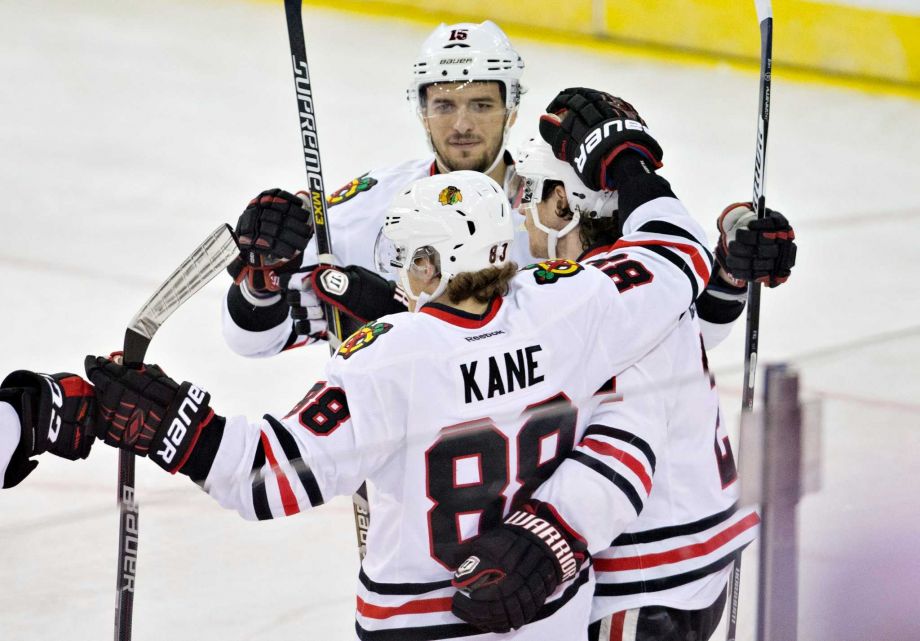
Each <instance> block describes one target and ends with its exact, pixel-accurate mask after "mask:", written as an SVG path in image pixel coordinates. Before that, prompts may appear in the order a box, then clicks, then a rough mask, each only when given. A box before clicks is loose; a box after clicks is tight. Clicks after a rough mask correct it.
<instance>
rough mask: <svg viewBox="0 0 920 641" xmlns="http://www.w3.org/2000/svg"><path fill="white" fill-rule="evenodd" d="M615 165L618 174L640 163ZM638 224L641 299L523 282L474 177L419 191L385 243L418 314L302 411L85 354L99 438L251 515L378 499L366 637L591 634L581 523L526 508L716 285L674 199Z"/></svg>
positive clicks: (364, 346) (352, 346) (495, 192)
mask: <svg viewBox="0 0 920 641" xmlns="http://www.w3.org/2000/svg"><path fill="white" fill-rule="evenodd" d="M620 155H621V156H623V157H622V158H621V159H618V160H614V162H613V163H612V168H611V171H612V173H613V174H614V175H623V174H624V173H628V172H629V171H631V170H630V167H631V166H632V163H633V162H634V159H632V158H630V157H631V156H634V155H635V152H633V151H631V150H627V151H624V152H623V153H621V154H620ZM653 223H658V224H661V225H668V226H669V227H668V228H669V229H678V228H680V229H685V230H686V232H685V233H686V237H685V238H683V240H684V243H685V244H684V246H683V248H682V249H678V250H676V251H674V253H673V254H672V255H671V256H670V258H664V257H662V256H661V255H660V254H658V253H656V252H655V251H652V250H650V248H652V247H654V245H655V243H658V242H663V241H664V240H665V239H664V238H662V237H659V236H657V235H656V234H654V233H652V234H648V233H645V232H637V231H636V230H637V229H639V228H641V227H643V226H645V225H648V224H653ZM624 224H625V227H624V232H625V235H624V238H626V239H633V240H634V244H633V245H632V246H630V247H629V248H628V249H627V250H624V251H625V252H626V254H627V261H628V262H629V263H630V264H634V265H635V266H638V267H636V268H637V269H638V268H639V267H641V268H642V269H643V270H645V272H646V273H647V274H649V275H650V276H653V278H650V279H649V280H648V281H647V282H645V283H644V284H642V285H641V286H636V287H635V288H634V289H633V290H632V291H631V292H630V297H629V299H626V297H625V296H622V295H620V294H619V292H618V288H617V286H616V282H615V279H612V278H611V277H610V275H609V274H607V273H605V272H603V271H600V270H597V269H595V268H592V267H587V268H584V267H582V266H580V265H577V264H575V263H572V262H568V261H563V262H557V263H554V264H547V265H535V266H533V267H532V268H531V269H528V270H525V271H522V272H519V273H516V272H517V270H516V267H515V266H514V265H513V264H512V263H511V262H510V252H509V248H510V243H511V241H512V238H513V231H512V223H511V210H510V206H509V203H508V201H507V199H506V198H505V195H504V193H503V191H502V189H501V188H500V187H499V185H497V184H496V183H495V182H494V181H492V180H491V179H488V178H487V177H485V176H483V175H481V174H477V173H473V172H455V173H453V174H450V175H443V176H441V175H438V176H432V177H429V178H424V179H422V180H420V181H418V182H416V183H414V184H413V186H412V187H411V188H409V189H407V190H406V191H404V192H403V193H401V194H400V195H399V196H398V197H397V199H396V201H395V202H394V204H393V207H392V209H391V210H390V212H389V215H388V217H387V220H386V228H385V229H386V235H387V238H388V239H389V240H390V241H391V242H392V243H393V247H394V250H395V253H394V254H392V258H391V260H392V264H393V266H394V267H396V268H397V270H398V273H399V275H400V277H401V279H402V282H403V283H404V285H405V288H406V293H407V295H409V296H410V297H412V298H413V299H414V300H415V301H416V304H417V305H418V311H417V313H414V314H409V313H402V314H395V315H391V316H385V317H383V318H380V319H378V320H377V321H375V322H373V323H370V324H368V325H367V326H365V327H364V328H363V329H362V330H360V331H359V332H357V333H356V334H354V335H353V336H352V337H350V338H349V339H348V340H346V341H345V342H344V343H343V344H342V345H341V346H340V348H339V349H338V351H337V354H336V356H335V358H334V359H332V360H331V361H330V363H329V364H328V366H327V371H326V377H325V380H323V381H320V382H318V383H317V384H316V385H315V386H314V387H313V388H312V389H311V390H310V391H309V392H308V394H307V395H306V396H305V397H304V399H303V400H302V401H301V402H300V403H299V404H298V405H297V406H295V408H294V409H293V410H292V411H291V412H290V413H288V414H287V415H286V416H283V417H282V416H275V415H273V414H266V415H265V416H264V417H263V419H262V420H259V421H253V422H250V421H247V420H246V419H245V418H243V417H236V418H231V419H224V418H222V417H220V416H218V415H215V414H214V412H213V411H211V410H210V407H209V406H210V397H209V395H208V394H207V393H206V392H204V391H203V390H202V389H201V388H200V387H197V386H195V385H192V384H191V383H183V384H181V385H179V384H177V383H176V382H174V381H172V380H171V379H169V378H168V377H166V375H165V374H163V372H162V370H160V369H159V368H158V367H156V366H146V367H145V368H144V369H143V370H127V369H125V368H123V367H121V366H119V365H117V364H115V363H113V362H112V361H110V360H108V359H105V358H93V357H89V358H88V359H87V375H88V376H89V377H90V380H91V381H92V382H93V383H94V385H95V386H96V389H97V399H98V403H99V407H100V414H101V417H102V418H101V419H100V420H101V422H102V427H101V429H100V430H99V431H100V432H101V433H102V434H103V437H104V439H105V441H106V442H107V443H109V444H111V445H115V446H118V447H125V448H128V449H132V450H133V451H135V452H137V453H138V454H139V455H145V456H149V457H150V458H152V459H154V461H155V462H157V463H158V464H159V465H160V466H162V467H164V468H165V469H167V470H169V471H172V472H175V471H179V472H181V473H183V474H186V475H188V476H190V477H191V478H192V479H193V480H195V481H197V482H199V483H200V484H202V486H203V487H204V489H205V490H206V491H207V492H208V493H209V494H211V495H212V496H213V497H214V498H215V499H217V500H218V501H219V502H220V503H221V504H222V505H224V506H226V507H230V508H234V509H237V510H238V511H240V512H241V513H242V514H243V515H244V516H246V517H248V518H254V519H268V518H274V517H278V516H284V515H291V514H294V513H297V512H299V511H301V510H304V509H308V508H310V507H314V506H317V505H319V504H321V503H323V502H324V501H326V500H328V499H329V498H331V497H332V496H334V495H338V494H342V495H349V494H351V493H352V492H353V491H354V490H355V489H356V488H357V487H358V485H359V484H360V483H361V482H362V481H363V480H364V479H365V478H367V479H368V480H369V481H371V482H372V483H373V484H374V485H375V487H376V489H377V491H376V492H375V493H373V495H372V496H371V509H372V511H373V513H374V519H373V520H372V522H371V526H370V531H369V533H368V539H367V556H366V557H365V559H364V561H363V564H362V570H361V574H360V577H359V585H358V607H357V623H356V630H357V636H358V638H361V639H377V638H391V637H393V636H394V635H399V636H404V635H408V637H407V638H415V639H436V638H437V639H447V638H459V639H463V638H467V637H472V636H474V635H475V637H476V638H481V639H490V638H497V637H491V636H488V635H485V636H483V635H482V631H484V630H486V631H492V632H507V631H509V630H511V629H517V628H520V629H519V630H518V631H517V632H515V633H512V634H511V635H509V636H508V637H507V638H515V639H550V638H553V639H556V638H571V637H572V635H573V634H574V635H576V636H581V634H583V632H581V631H583V630H584V628H585V627H586V626H587V624H588V613H589V609H590V601H591V596H592V590H591V587H592V586H591V583H592V576H591V572H590V569H589V568H587V567H584V566H583V553H584V542H583V539H582V537H581V536H580V535H579V533H578V532H577V531H574V530H572V529H571V528H569V527H568V525H567V515H568V514H570V513H572V512H573V511H575V510H581V509H583V505H582V504H581V502H580V501H579V502H578V503H577V504H576V505H569V504H565V503H561V502H554V499H553V497H551V496H549V495H548V494H547V495H545V496H544V498H543V499H542V500H541V501H531V500H529V494H530V492H531V490H532V489H533V488H534V487H536V486H537V485H538V484H539V483H541V482H542V481H544V480H545V478H546V477H547V475H549V474H550V473H551V472H552V470H553V469H554V468H555V467H556V466H558V464H559V463H560V461H562V460H563V459H564V458H565V457H566V456H567V455H568V454H569V453H570V452H571V451H572V448H573V446H574V445H575V444H576V443H579V442H581V441H582V437H583V436H584V433H585V428H586V425H585V417H582V415H581V414H579V413H578V411H577V410H578V408H579V407H581V406H582V405H583V404H588V403H593V402H594V398H595V397H594V393H595V391H596V390H597V389H598V388H600V387H601V386H602V384H603V383H604V381H606V380H609V379H610V376H611V375H612V374H615V373H616V372H618V371H620V370H622V369H625V368H626V367H627V366H629V365H630V364H631V363H632V362H635V361H636V360H637V359H638V358H639V357H641V355H642V354H644V353H645V352H647V351H648V350H649V348H650V347H651V346H652V345H654V344H655V343H656V342H657V341H658V340H660V338H661V337H662V336H665V335H667V334H668V333H669V332H670V331H671V330H672V329H673V327H674V326H675V324H676V322H677V319H678V317H679V316H680V314H681V313H682V311H683V310H685V309H686V308H687V307H688V306H689V305H690V303H691V302H692V300H693V292H694V290H695V289H699V288H701V287H703V286H704V284H705V282H706V280H707V279H708V277H709V272H710V269H711V262H710V260H709V258H708V256H707V254H706V251H705V249H704V247H703V245H702V244H701V240H700V239H701V238H702V237H703V234H702V231H701V230H700V229H699V228H698V226H696V224H695V223H694V222H693V221H692V219H691V218H690V217H689V216H688V215H687V214H686V212H685V210H684V209H683V207H682V206H681V205H680V203H679V201H677V200H676V199H674V198H672V197H667V198H661V199H658V200H657V201H656V202H654V203H646V204H645V205H642V206H640V207H638V208H637V209H636V210H635V211H633V212H632V214H631V216H630V217H629V219H627V220H626V221H625V223H624ZM697 258H700V259H701V261H702V262H700V261H699V260H697ZM671 259H674V260H677V261H678V263H673V262H671ZM560 496H561V495H560ZM569 499H570V497H566V501H568V500H569ZM480 532H486V534H484V535H483V536H480V537H478V538H476V535H477V534H479V533H480ZM471 554H472V555H473V556H474V557H476V558H479V559H484V560H488V563H489V567H488V568H486V567H485V566H483V567H478V566H477V563H476V561H475V559H472V557H470V555H471ZM477 555H478V556H477ZM464 560H467V561H466V562H464ZM486 570H488V576H489V577H490V578H491V580H490V581H488V583H489V584H488V585H482V581H481V580H482V579H483V576H484V574H483V572H484V571H486ZM455 573H456V575H455ZM452 580H453V584H454V585H456V586H459V587H461V588H463V589H464V590H465V591H466V592H464V593H460V592H457V590H456V588H455V587H453V586H452V584H451V581H452ZM458 615H459V616H460V617H461V618H457V617H458ZM528 622H529V623H528ZM525 624H527V625H525ZM521 626H524V627H521ZM576 631H578V632H576ZM503 638H504V637H503Z"/></svg>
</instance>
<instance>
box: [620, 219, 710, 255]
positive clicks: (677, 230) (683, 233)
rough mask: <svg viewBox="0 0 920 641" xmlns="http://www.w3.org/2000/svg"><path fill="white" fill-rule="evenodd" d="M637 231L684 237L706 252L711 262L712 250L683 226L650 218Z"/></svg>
mask: <svg viewBox="0 0 920 641" xmlns="http://www.w3.org/2000/svg"><path fill="white" fill-rule="evenodd" d="M638 231H644V232H646V233H648V234H664V235H666V236H679V237H681V238H686V239H687V240H689V241H690V242H692V243H693V244H694V245H697V246H698V247H699V248H700V249H702V250H703V251H704V252H705V253H706V257H707V258H708V259H709V264H710V265H711V264H712V263H713V258H712V252H710V251H709V249H708V248H707V247H706V246H705V245H703V244H702V243H701V242H700V241H699V239H698V238H697V237H696V236H694V235H693V234H691V233H690V232H688V231H687V230H686V229H684V228H683V227H678V226H677V225H675V224H673V223H668V222H665V221H663V220H650V221H649V222H647V223H645V224H644V225H642V226H641V227H639V229H638Z"/></svg>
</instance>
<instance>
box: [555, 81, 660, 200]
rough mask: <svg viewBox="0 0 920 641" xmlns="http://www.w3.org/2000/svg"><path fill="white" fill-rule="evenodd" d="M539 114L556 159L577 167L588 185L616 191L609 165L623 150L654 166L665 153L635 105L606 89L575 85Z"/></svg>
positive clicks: (656, 166)
mask: <svg viewBox="0 0 920 641" xmlns="http://www.w3.org/2000/svg"><path fill="white" fill-rule="evenodd" d="M546 111H547V113H546V114H544V115H543V116H541V117H540V135H541V136H542V137H543V139H544V140H545V141H546V142H548V143H549V144H550V146H552V148H553V153H555V154H556V157H557V158H559V159H560V160H565V161H566V162H568V163H569V164H570V165H572V167H573V168H574V169H575V172H576V173H577V174H578V177H579V178H581V181H582V182H583V183H584V184H585V186H586V187H587V188H588V189H592V190H594V191H600V190H601V189H609V190H615V189H617V188H618V186H617V185H616V184H615V181H614V180H613V178H612V176H611V172H610V171H608V169H609V168H610V167H611V166H612V164H613V161H614V159H615V158H616V157H617V156H619V155H620V154H622V153H623V152H626V151H633V152H636V153H638V154H639V155H640V156H642V157H644V158H645V159H646V160H647V161H648V162H650V163H651V164H652V167H653V168H654V169H657V168H659V167H661V159H662V157H663V155H664V152H663V151H662V150H661V146H660V145H659V144H658V142H657V141H656V140H655V139H654V138H653V137H652V135H651V134H650V133H649V131H648V128H647V127H646V125H645V121H644V120H642V118H641V117H640V116H639V113H638V112H637V111H636V109H635V108H634V107H633V106H632V105H631V104H629V103H628V102H626V101H625V100H623V99H622V98H617V97H616V96H612V95H610V94H609V93H605V92H602V91H596V90H594V89H586V88H583V87H573V88H570V89H565V90H563V91H561V92H559V94H558V95H557V96H556V97H555V98H553V101H552V102H550V103H549V105H548V106H547V107H546Z"/></svg>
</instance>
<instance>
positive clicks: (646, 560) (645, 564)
mask: <svg viewBox="0 0 920 641" xmlns="http://www.w3.org/2000/svg"><path fill="white" fill-rule="evenodd" d="M758 523H760V517H759V516H757V514H756V513H751V514H748V515H747V516H746V517H744V518H743V519H741V520H740V521H738V522H737V523H735V524H734V525H732V526H731V527H729V528H726V529H725V530H722V531H721V532H719V533H718V534H715V535H713V536H712V537H710V538H709V539H707V540H706V541H703V542H701V543H694V544H693V545H686V546H684V547H682V548H676V549H674V550H668V551H667V552H658V553H656V554H645V555H641V554H640V555H639V556H628V557H623V558H619V559H594V571H595V572H620V571H623V570H638V569H640V568H652V567H655V566H659V565H667V564H668V563H679V562H680V561H686V560H687V559H693V558H696V557H700V556H705V555H707V554H709V553H710V552H712V551H714V550H717V549H718V548H720V547H722V546H723V545H725V544H726V543H728V542H729V541H731V540H732V539H734V538H735V537H737V536H739V535H740V534H742V533H744V532H745V531H747V530H749V529H751V528H752V527H754V526H755V525H757V524H758Z"/></svg>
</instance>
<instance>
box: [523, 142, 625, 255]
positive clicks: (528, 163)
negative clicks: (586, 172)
mask: <svg viewBox="0 0 920 641" xmlns="http://www.w3.org/2000/svg"><path fill="white" fill-rule="evenodd" d="M515 172H516V173H517V176H518V188H517V195H516V196H515V198H514V199H513V202H514V207H515V208H516V209H518V211H519V212H520V213H521V214H523V215H524V216H530V219H531V221H532V222H533V224H534V226H536V228H537V229H539V230H540V231H543V232H545V233H546V235H547V250H548V253H549V256H548V258H556V241H557V240H558V239H559V238H562V237H563V236H565V235H566V234H568V233H569V232H571V231H572V230H574V229H575V228H576V227H577V226H578V223H579V221H580V220H581V219H582V218H589V219H596V218H610V217H612V216H613V215H614V214H616V211H617V208H618V201H619V198H618V196H617V193H616V192H615V191H614V192H609V191H592V190H591V189H588V188H587V187H585V184H584V183H583V182H582V181H581V178H579V177H578V174H576V173H575V170H574V169H572V166H571V165H569V163H567V162H565V161H564V160H559V159H558V158H556V156H555V154H553V150H552V147H550V146H549V143H547V142H546V141H545V140H543V138H541V137H540V136H535V137H533V138H531V139H530V140H528V141H527V142H525V143H524V144H523V145H521V148H520V150H519V151H518V154H517V159H516V164H515ZM547 180H558V181H560V182H562V184H563V187H564V189H565V195H566V198H567V199H568V205H569V209H570V210H571V211H572V220H570V221H569V222H568V224H566V225H565V226H564V227H563V228H562V229H558V230H557V229H551V228H549V227H547V226H546V225H544V224H543V223H542V222H540V216H539V214H538V212H537V204H538V203H539V202H540V201H541V200H542V197H543V187H544V185H545V183H546V181H547Z"/></svg>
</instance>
